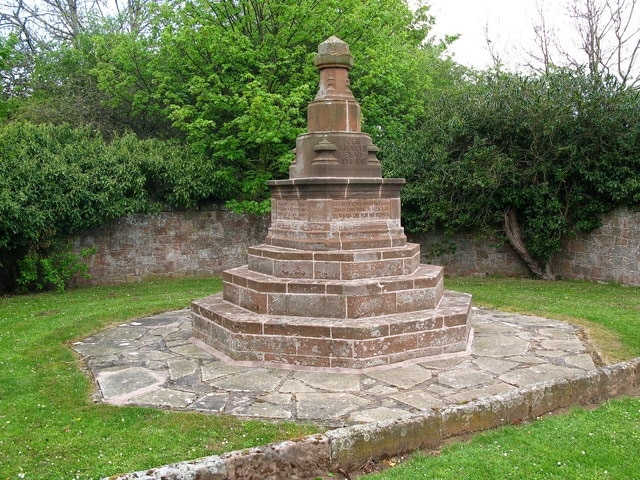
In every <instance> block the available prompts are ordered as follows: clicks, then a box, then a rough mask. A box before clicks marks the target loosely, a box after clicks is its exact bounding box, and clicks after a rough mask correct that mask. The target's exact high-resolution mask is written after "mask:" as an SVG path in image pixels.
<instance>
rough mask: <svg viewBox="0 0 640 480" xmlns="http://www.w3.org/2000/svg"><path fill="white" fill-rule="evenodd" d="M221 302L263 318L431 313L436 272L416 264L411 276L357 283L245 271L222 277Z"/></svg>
mask: <svg viewBox="0 0 640 480" xmlns="http://www.w3.org/2000/svg"><path fill="white" fill-rule="evenodd" d="M223 279H224V299H225V300H227V301H229V302H231V303H234V304H236V305H238V306H239V307H242V308H245V309H247V310H250V311H252V312H255V313H258V314H265V315H287V316H299V317H306V316H314V315H317V316H320V317H327V318H363V317H370V316H377V315H390V314H395V313H406V312H413V311H418V310H427V309H430V308H435V307H436V306H437V305H438V303H439V302H440V298H441V296H442V288H443V287H442V285H443V273H442V267H439V266H434V265H420V267H419V268H418V269H417V270H416V271H415V272H413V273H412V274H411V275H399V276H394V277H379V278H366V279H358V280H318V279H315V280H314V279H284V278H277V277H272V276H270V275H265V274H262V273H259V272H254V271H251V270H249V269H248V267H247V266H243V267H238V268H234V269H231V270H227V271H225V272H224V274H223Z"/></svg>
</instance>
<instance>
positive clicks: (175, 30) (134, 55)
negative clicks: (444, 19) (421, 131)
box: [94, 0, 446, 201]
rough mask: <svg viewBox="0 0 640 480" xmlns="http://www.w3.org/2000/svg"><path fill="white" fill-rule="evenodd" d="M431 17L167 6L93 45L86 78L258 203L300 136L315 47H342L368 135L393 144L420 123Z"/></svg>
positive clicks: (381, 10) (320, 7)
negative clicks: (144, 27)
mask: <svg viewBox="0 0 640 480" xmlns="http://www.w3.org/2000/svg"><path fill="white" fill-rule="evenodd" d="M431 21H432V20H431V18H430V17H428V15H427V10H426V9H420V10H419V11H418V13H416V14H414V13H413V12H412V11H411V10H410V9H409V8H408V6H407V4H406V3H405V2H404V1H402V0H375V1H370V2H361V1H357V0H340V1H337V0H327V1H323V2H318V1H315V0H301V1H298V2H295V3H291V2H286V1H282V0H275V1H270V2H255V1H251V0H240V1H236V0H233V1H232V0H220V1H214V2H211V1H208V0H176V1H173V2H169V3H167V4H166V5H164V6H163V7H162V8H160V9H158V12H157V14H156V15H155V16H154V17H153V19H152V21H151V26H150V28H149V32H148V33H147V34H145V35H143V36H140V35H126V34H118V35H111V36H109V35H106V36H103V37H101V38H100V39H99V42H100V46H99V50H98V52H99V53H98V58H99V63H98V65H97V66H96V67H95V69H94V72H95V73H96V75H97V77H98V79H99V83H100V86H101V88H102V89H103V90H104V91H106V92H108V93H109V94H110V95H111V97H112V99H113V100H114V102H121V104H129V105H131V108H132V109H135V110H136V112H138V114H140V115H148V116H149V117H150V118H160V117H161V116H163V117H164V118H165V119H167V120H168V121H170V122H171V124H172V125H173V127H174V128H176V129H177V130H179V131H180V132H181V134H182V135H183V136H184V138H185V139H186V140H187V141H188V142H189V143H190V144H192V145H194V146H196V147H197V148H198V149H199V150H200V151H201V152H203V153H204V154H205V155H207V156H208V157H210V158H211V159H212V160H213V161H214V162H215V163H216V164H217V165H219V166H220V167H225V168H227V167H228V168H230V169H231V170H232V171H234V172H235V175H236V177H237V178H238V179H241V180H242V182H243V183H244V186H243V191H244V193H245V197H246V198H245V200H258V201H259V200H261V199H264V198H265V197H266V195H267V194H268V192H267V191H266V189H265V188H264V182H265V180H266V179H269V178H278V177H281V176H282V175H284V174H285V172H286V171H287V166H288V164H289V163H290V161H291V159H292V158H293V156H292V154H291V148H292V146H293V145H294V144H295V138H296V136H297V135H298V134H300V133H301V132H302V131H303V130H304V127H305V124H306V122H305V113H304V112H305V107H306V105H307V103H308V102H309V101H310V100H312V99H313V95H314V94H315V90H316V85H317V72H316V70H315V67H314V66H313V56H314V54H315V52H316V51H317V46H318V44H319V43H321V42H322V41H324V40H325V39H326V38H327V37H329V36H331V35H337V36H338V37H340V38H342V39H343V40H344V41H346V42H347V43H349V44H350V47H351V51H352V54H353V55H354V57H355V59H356V60H355V66H354V69H353V71H352V75H351V78H352V84H353V86H354V87H353V88H354V93H355V94H356V97H357V98H358V99H359V100H360V102H361V104H362V106H363V114H364V117H365V125H366V126H367V128H368V129H369V133H371V134H372V135H373V136H374V139H375V140H376V141H378V140H382V139H388V138H400V137H401V136H402V135H403V133H404V132H406V131H407V129H410V128H411V127H412V126H414V125H416V124H417V122H418V121H419V120H420V119H421V118H423V116H424V103H423V100H424V96H425V92H426V91H427V90H428V89H429V88H430V86H431V85H432V83H433V82H434V79H433V76H432V74H431V72H432V71H434V70H437V69H440V70H443V67H442V66H441V65H442V64H444V63H446V62H444V61H442V60H440V59H439V55H440V53H441V52H442V51H443V49H444V44H438V45H435V44H433V43H430V42H428V41H426V38H427V34H428V32H429V29H430V26H431ZM434 67H437V69H436V68H434ZM440 70H438V71H440Z"/></svg>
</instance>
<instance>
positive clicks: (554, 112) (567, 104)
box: [385, 70, 640, 278]
mask: <svg viewBox="0 0 640 480" xmlns="http://www.w3.org/2000/svg"><path fill="white" fill-rule="evenodd" d="M429 105H430V107H429V108H430V114H429V115H427V117H428V119H427V120H426V121H425V122H424V124H423V125H422V127H421V128H420V129H419V130H417V131H416V132H414V133H413V135H408V136H406V137H405V139H404V140H402V141H400V142H397V144H395V145H394V147H393V149H391V151H390V154H389V155H388V156H387V158H386V160H385V162H386V164H387V167H388V169H389V171H390V173H392V174H393V175H398V176H403V177H405V178H407V181H408V183H407V186H406V187H405V189H404V214H405V221H406V224H407V226H408V227H409V228H410V229H413V230H416V231H426V230H432V229H437V230H441V231H445V232H449V233H452V232H457V231H461V230H465V229H475V230H485V231H487V230H489V231H492V232H493V233H496V232H500V231H502V233H503V235H504V236H505V237H506V239H508V240H509V242H510V243H511V244H512V245H513V246H514V248H515V249H516V251H517V252H518V253H519V254H520V255H521V256H522V258H523V259H524V260H525V262H526V263H527V265H528V266H529V267H530V268H531V270H532V272H533V273H534V274H535V275H537V276H539V277H541V278H552V277H553V272H551V270H550V259H551V257H552V256H553V254H554V253H556V252H557V251H558V250H559V249H560V247H561V241H562V240H563V239H564V238H567V237H568V236H571V235H573V234H575V233H576V232H578V231H589V230H591V229H593V228H595V227H597V226H598V225H599V216H600V215H601V214H603V213H606V212H610V211H611V210H613V209H615V208H617V207H619V206H621V205H638V204H640V176H639V175H638V172H639V171H640V91H638V90H637V89H632V88H624V87H621V86H620V85H618V84H617V83H616V81H615V80H614V79H612V78H608V79H605V81H598V82H594V81H593V80H592V78H591V77H590V76H589V75H588V74H584V73H583V72H582V71H574V70H557V71H553V72H550V73H548V74H545V75H539V76H529V77H525V76H520V75H513V74H504V73H498V74H491V73H486V74H481V75H480V76H479V77H478V78H477V79H476V80H475V81H473V82H468V83H462V84H460V85H459V87H458V88H451V89H449V90H446V91H443V93H442V95H440V96H438V97H437V98H432V99H431V102H430V104H429Z"/></svg>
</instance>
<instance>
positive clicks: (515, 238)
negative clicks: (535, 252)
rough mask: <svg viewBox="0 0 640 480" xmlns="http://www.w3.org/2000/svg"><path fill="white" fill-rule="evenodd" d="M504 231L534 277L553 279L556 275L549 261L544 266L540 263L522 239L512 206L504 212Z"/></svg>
mask: <svg viewBox="0 0 640 480" xmlns="http://www.w3.org/2000/svg"><path fill="white" fill-rule="evenodd" d="M504 233H505V234H506V236H507V239H508V240H509V243H510V244H511V246H512V247H513V248H514V250H515V251H516V252H517V253H518V255H520V258H522V260H524V263H526V264H527V267H529V270H531V273H533V274H534V275H535V276H536V278H539V279H541V280H555V279H556V276H555V275H554V274H553V272H552V271H551V265H550V263H547V264H546V265H545V266H544V268H543V267H542V266H541V265H540V262H538V261H537V260H536V259H535V258H533V257H532V256H531V254H530V253H529V250H528V249H527V246H526V245H525V243H524V241H523V240H522V233H521V232H520V224H519V223H518V217H517V215H516V211H515V209H514V208H509V210H507V213H505V214H504Z"/></svg>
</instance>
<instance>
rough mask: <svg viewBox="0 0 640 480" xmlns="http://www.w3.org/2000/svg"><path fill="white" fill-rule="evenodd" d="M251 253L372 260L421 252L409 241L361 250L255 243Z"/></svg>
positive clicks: (281, 257)
mask: <svg viewBox="0 0 640 480" xmlns="http://www.w3.org/2000/svg"><path fill="white" fill-rule="evenodd" d="M247 251H248V253H249V254H250V255H255V256H259V257H263V258H269V259H273V260H294V261H295V260H315V261H323V262H371V261H376V260H391V259H398V258H409V257H411V256H413V255H415V254H417V253H420V245H419V244H417V243H407V244H405V245H402V246H399V247H380V248H363V249H359V250H319V251H318V250H300V249H297V248H286V247H279V246H276V245H267V244H261V245H255V246H253V247H248V249H247Z"/></svg>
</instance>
